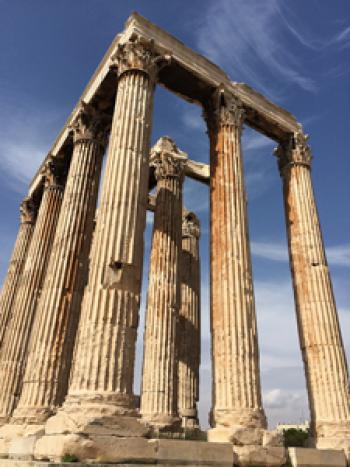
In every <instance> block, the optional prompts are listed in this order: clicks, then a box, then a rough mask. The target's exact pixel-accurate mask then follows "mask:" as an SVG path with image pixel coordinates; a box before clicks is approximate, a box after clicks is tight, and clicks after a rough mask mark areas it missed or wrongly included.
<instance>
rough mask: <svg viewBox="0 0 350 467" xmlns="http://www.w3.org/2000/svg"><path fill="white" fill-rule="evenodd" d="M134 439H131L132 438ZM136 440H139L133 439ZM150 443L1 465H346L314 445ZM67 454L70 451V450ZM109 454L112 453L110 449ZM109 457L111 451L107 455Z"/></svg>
mask: <svg viewBox="0 0 350 467" xmlns="http://www.w3.org/2000/svg"><path fill="white" fill-rule="evenodd" d="M130 441H131V442H132V440H131V439H130V440H129V442H130ZM134 441H136V440H134ZM144 441H145V442H146V443H148V446H147V447H146V446H145V445H143V446H141V445H139V444H138V443H137V442H136V443H135V444H134V449H133V448H132V447H131V446H130V444H129V442H127V446H124V448H125V447H126V449H123V446H122V445H120V444H119V443H116V445H115V446H112V445H110V446H109V448H110V450H113V449H114V459H115V461H113V462H106V461H104V460H103V455H102V457H99V458H97V459H96V458H95V459H94V460H86V459H85V461H84V462H63V460H62V459H63V457H62V458H61V459H58V458H57V459H56V461H52V460H51V461H50V460H41V461H39V460H33V459H32V456H31V457H27V458H25V456H24V455H23V454H22V455H21V454H20V453H18V454H17V456H14V455H12V456H11V457H13V458H6V459H5V458H0V467H63V466H69V465H71V466H72V465H74V466H76V467H141V466H144V467H146V466H151V465H156V466H157V467H194V466H195V467H347V466H349V464H348V463H347V460H346V457H345V454H344V452H343V451H340V450H339V451H338V450H333V449H328V450H326V449H325V450H320V449H312V448H289V449H285V448H282V447H280V448H277V447H270V448H266V447H265V448H264V447H262V446H232V444H229V443H208V442H202V441H177V440H165V439H152V440H148V442H147V441H146V440H144ZM242 450H243V451H244V452H243V451H242ZM67 454H68V453H67ZM109 454H110V453H109ZM107 457H109V458H110V455H109V456H107Z"/></svg>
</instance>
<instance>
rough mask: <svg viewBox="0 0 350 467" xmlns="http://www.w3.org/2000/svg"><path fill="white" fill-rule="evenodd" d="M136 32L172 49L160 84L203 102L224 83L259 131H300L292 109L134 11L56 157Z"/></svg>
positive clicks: (56, 146)
mask: <svg viewBox="0 0 350 467" xmlns="http://www.w3.org/2000/svg"><path fill="white" fill-rule="evenodd" d="M135 34H139V35H141V36H143V37H144V38H145V39H150V40H154V42H155V48H156V49H157V50H158V51H159V52H160V53H163V52H169V51H170V52H171V55H172V64H171V65H170V67H169V68H167V67H166V68H165V69H164V70H163V71H162V72H161V73H160V76H159V81H160V84H162V85H164V86H165V87H166V88H167V89H169V90H170V91H173V92H175V93H176V94H178V95H180V96H181V97H183V98H185V99H186V100H188V101H191V102H194V103H197V104H199V105H200V104H203V103H204V102H205V100H206V99H207V98H208V97H209V95H210V93H211V92H212V91H213V90H214V89H215V88H216V87H217V86H219V85H221V84H224V85H225V86H226V88H227V89H228V90H229V91H232V93H233V94H234V95H236V96H237V97H238V98H239V99H241V101H242V103H243V105H244V107H245V110H246V121H247V123H248V124H249V125H250V126H252V127H253V128H255V129H256V130H258V131H260V132H261V133H263V134H265V135H267V136H269V137H271V138H273V139H275V140H276V141H279V140H281V139H284V138H286V137H287V136H288V135H289V134H291V133H293V132H295V131H297V129H298V122H297V120H296V119H295V118H294V116H293V115H291V114H290V113H289V112H287V111H286V110H284V109H282V108H281V107H279V106H277V105H275V104H273V103H272V102H271V101H269V100H268V99H266V98H265V97H264V96H262V95H261V94H259V93H258V92H256V91H254V90H253V89H252V88H250V87H249V86H247V85H246V84H243V83H237V82H233V81H231V80H230V79H229V78H228V76H227V75H226V74H225V73H224V72H223V71H222V70H221V69H220V68H219V67H218V66H217V65H215V64H214V63H212V62H211V61H209V60H208V59H206V58H205V57H203V56H202V55H200V54H198V53H196V52H194V51H193V50H191V49H190V48H188V47H186V46H185V45H184V44H183V43H182V42H181V41H179V40H178V39H176V38H175V37H173V36H171V35H170V34H168V33H167V32H166V31H164V30H162V29H161V28H159V27H158V26H156V25H154V24H152V23H151V22H150V21H148V20H147V19H146V18H144V17H142V16H141V15H139V14H138V13H133V14H132V15H131V16H130V17H129V18H128V20H127V22H126V24H125V30H124V32H123V33H121V34H118V35H117V36H116V37H115V38H114V40H113V42H112V44H111V46H110V47H109V49H108V50H107V52H106V54H105V55H104V57H103V59H102V60H101V62H100V64H99V65H98V67H97V69H96V71H95V73H94V74H93V76H92V77H91V79H90V81H89V82H88V84H87V86H86V88H85V90H84V91H83V93H82V95H81V97H80V99H79V101H78V103H77V105H76V106H75V108H74V109H73V111H72V112H71V114H70V115H69V117H68V119H67V121H66V123H65V125H64V126H63V128H62V130H61V132H60V133H59V135H58V137H57V139H56V140H55V142H54V143H53V145H52V147H51V149H50V151H49V154H51V155H52V156H54V157H55V156H56V155H57V154H59V152H60V151H61V150H62V149H63V147H64V146H65V145H66V144H67V141H68V140H69V135H70V130H69V126H70V124H71V123H72V121H73V120H74V118H75V117H76V115H77V113H78V111H79V107H80V102H81V101H84V102H85V103H87V104H88V103H90V102H92V101H93V100H94V99H95V98H96V96H97V95H98V93H99V92H100V90H101V88H103V86H104V83H105V82H106V81H107V78H108V77H110V64H111V56H113V54H114V53H115V51H116V49H117V47H118V44H120V43H124V42H126V41H127V40H129V39H130V37H132V36H134V35H135ZM167 70H168V71H167ZM45 160H46V158H45ZM45 160H44V161H43V163H42V165H43V164H44V162H45ZM42 165H41V166H40V168H39V170H38V171H37V173H36V175H35V176H34V178H33V180H32V182H31V184H30V188H29V195H31V194H33V192H35V191H36V190H37V189H38V187H39V185H40V184H41V182H42V177H41V175H40V169H41V167H42Z"/></svg>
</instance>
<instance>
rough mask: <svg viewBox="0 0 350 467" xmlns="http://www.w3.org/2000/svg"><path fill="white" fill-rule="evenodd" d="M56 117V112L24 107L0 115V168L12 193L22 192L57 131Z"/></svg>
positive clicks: (58, 122) (7, 110) (57, 119)
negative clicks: (30, 109)
mask: <svg viewBox="0 0 350 467" xmlns="http://www.w3.org/2000/svg"><path fill="white" fill-rule="evenodd" d="M9 116H10V117H9ZM60 117H61V115H60V114H59V113H58V112H50V111H43V112H40V111H36V112H33V111H28V110H27V109H26V108H21V109H18V110H17V111H15V112H14V111H13V109H6V108H4V109H3V111H2V113H0V169H1V175H2V178H3V180H4V182H5V183H6V184H7V185H8V186H9V187H10V188H11V189H12V190H13V191H15V192H17V193H23V192H24V191H25V188H26V186H27V185H28V183H29V182H30V180H31V178H32V177H33V175H34V174H35V172H36V170H37V168H38V167H39V165H40V163H41V162H42V160H43V159H44V157H45V156H46V154H47V151H48V149H49V147H50V144H51V143H52V141H53V140H54V136H55V134H57V132H58V129H59V124H60V123H61V122H60V120H61V118H60Z"/></svg>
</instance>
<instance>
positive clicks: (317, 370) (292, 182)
mask: <svg viewBox="0 0 350 467" xmlns="http://www.w3.org/2000/svg"><path fill="white" fill-rule="evenodd" d="M276 153H277V156H278V157H279V168H280V173H281V176H282V180H283V192H284V203H285V214H286V226H287V234H288V244H289V256H290V264H291V272H292V278H293V285H294V296H295V304H296V314H297V320H298V329H299V337H300V346H301V351H302V354H303V360H304V365H305V375H306V381H307V387H308V393H309V404H310V411H311V428H312V430H313V434H314V436H315V437H316V442H317V446H318V447H321V448H341V447H347V448H348V447H349V446H350V397H349V375H348V368H347V362H346V355H345V351H344V345H343V341H342V337H341V331H340V327H339V320H338V315H337V309H336V304H335V299H334V294H333V288H332V281H331V277H330V274H329V269H328V265H327V259H326V255H325V248H324V244H323V240H322V233H321V227H320V222H319V218H318V213H317V207H316V202H315V197H314V193H313V188H312V181H311V173H310V170H311V151H310V148H309V146H308V145H307V137H306V136H304V135H303V133H302V132H301V131H300V132H297V133H295V134H294V135H293V137H292V138H291V139H290V141H288V142H287V143H285V144H281V145H280V146H279V148H278V149H277V151H276Z"/></svg>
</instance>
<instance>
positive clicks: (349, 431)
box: [315, 421, 350, 464]
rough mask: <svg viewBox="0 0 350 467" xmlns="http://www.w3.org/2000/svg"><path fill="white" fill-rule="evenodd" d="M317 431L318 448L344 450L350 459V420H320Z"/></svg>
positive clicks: (316, 444)
mask: <svg viewBox="0 0 350 467" xmlns="http://www.w3.org/2000/svg"><path fill="white" fill-rule="evenodd" d="M315 431H316V433H317V438H316V439H315V446H316V448H317V449H337V450H343V451H344V452H345V455H346V457H347V459H348V461H350V421H344V422H328V421H327V422H318V423H317V424H316V430H315ZM349 464H350V462H349Z"/></svg>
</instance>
